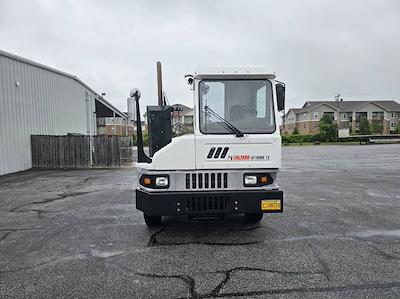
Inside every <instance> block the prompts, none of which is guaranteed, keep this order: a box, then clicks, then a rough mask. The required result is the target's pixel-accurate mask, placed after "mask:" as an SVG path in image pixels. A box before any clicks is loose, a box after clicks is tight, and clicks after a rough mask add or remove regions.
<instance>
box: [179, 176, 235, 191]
mask: <svg viewBox="0 0 400 299" xmlns="http://www.w3.org/2000/svg"><path fill="white" fill-rule="evenodd" d="M185 183H186V189H226V188H228V174H227V173H226V172H224V173H221V172H217V173H215V172H211V173H186V176H185Z"/></svg>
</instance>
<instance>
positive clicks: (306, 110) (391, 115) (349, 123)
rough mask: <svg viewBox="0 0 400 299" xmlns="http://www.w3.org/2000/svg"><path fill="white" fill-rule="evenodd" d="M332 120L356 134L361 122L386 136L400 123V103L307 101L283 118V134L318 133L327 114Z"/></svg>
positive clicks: (339, 126) (290, 110)
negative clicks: (366, 123) (372, 126)
mask: <svg viewBox="0 0 400 299" xmlns="http://www.w3.org/2000/svg"><path fill="white" fill-rule="evenodd" d="M325 114H328V115H329V116H331V117H332V119H333V121H334V122H336V123H337V124H338V128H350V129H351V131H352V132H354V133H356V132H357V131H358V129H359V124H360V120H361V118H363V117H366V118H367V119H368V121H369V122H370V124H371V125H372V124H374V125H376V126H380V127H381V128H382V132H383V133H384V134H389V133H391V132H393V131H394V130H395V129H396V127H397V125H398V123H399V122H400V104H399V103H397V102H395V101H343V100H341V101H308V102H306V103H305V104H304V105H303V107H301V108H292V109H289V111H288V112H287V113H286V114H285V116H284V118H283V125H282V133H283V134H292V133H293V131H294V129H295V128H297V130H298V131H299V134H317V133H318V131H319V129H318V122H319V121H320V119H321V118H322V117H323V116H324V115H325Z"/></svg>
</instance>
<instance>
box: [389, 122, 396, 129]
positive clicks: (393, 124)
mask: <svg viewBox="0 0 400 299" xmlns="http://www.w3.org/2000/svg"><path fill="white" fill-rule="evenodd" d="M390 128H391V129H394V128H396V123H395V122H393V121H392V122H391V123H390Z"/></svg>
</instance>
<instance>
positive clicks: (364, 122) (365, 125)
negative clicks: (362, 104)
mask: <svg viewBox="0 0 400 299" xmlns="http://www.w3.org/2000/svg"><path fill="white" fill-rule="evenodd" d="M358 128H359V130H358V133H359V134H361V135H370V134H371V126H370V125H369V121H368V119H367V118H366V117H362V118H361V119H360V124H359V127H358Z"/></svg>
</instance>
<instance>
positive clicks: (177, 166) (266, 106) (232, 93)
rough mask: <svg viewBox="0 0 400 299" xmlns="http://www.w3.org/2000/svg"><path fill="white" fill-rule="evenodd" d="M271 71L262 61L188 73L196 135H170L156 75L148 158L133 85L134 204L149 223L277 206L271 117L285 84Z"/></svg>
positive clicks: (251, 216) (258, 213) (277, 158)
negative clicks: (156, 98)
mask: <svg viewBox="0 0 400 299" xmlns="http://www.w3.org/2000/svg"><path fill="white" fill-rule="evenodd" d="M158 70H159V71H161V67H159V68H158ZM159 74H160V73H159ZM275 77H276V76H275V74H274V73H273V72H270V71H268V70H267V69H265V68H262V67H226V68H213V67H205V68H198V69H197V70H196V71H195V72H194V73H193V74H192V75H186V76H185V79H186V81H187V83H188V84H189V85H190V87H191V90H193V106H194V133H193V134H190V135H183V136H179V137H175V138H171V109H170V106H167V105H165V100H164V99H163V97H162V89H161V88H160V86H161V83H160V82H161V81H159V84H158V85H159V105H158V106H148V107H147V118H148V129H149V139H150V156H147V155H146V154H145V152H144V150H143V141H142V129H141V122H140V109H139V98H140V92H139V90H137V89H134V90H132V91H131V97H133V98H134V99H135V101H136V115H137V116H136V124H137V139H138V163H137V168H138V171H139V173H138V178H139V183H138V187H137V189H136V208H137V209H139V210H141V211H142V212H143V214H144V220H145V222H146V224H147V225H149V226H152V225H158V224H160V222H161V219H162V216H170V215H174V216H197V215H221V216H224V215H227V214H244V215H245V216H246V218H247V219H248V220H249V221H253V222H258V221H260V220H261V219H262V217H263V214H264V213H281V212H282V211H283V192H282V191H281V190H279V186H278V184H277V172H278V169H279V168H280V166H281V136H280V132H279V126H278V124H277V120H278V119H279V111H282V110H284V102H285V85H284V84H283V83H281V82H278V81H276V80H275ZM158 78H159V80H160V78H161V76H160V75H159V76H158Z"/></svg>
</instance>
